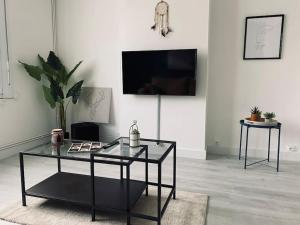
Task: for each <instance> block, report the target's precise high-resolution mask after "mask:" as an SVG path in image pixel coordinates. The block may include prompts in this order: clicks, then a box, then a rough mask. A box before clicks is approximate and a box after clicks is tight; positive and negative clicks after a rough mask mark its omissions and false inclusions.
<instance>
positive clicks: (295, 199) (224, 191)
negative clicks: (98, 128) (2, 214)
mask: <svg viewBox="0 0 300 225" xmlns="http://www.w3.org/2000/svg"><path fill="white" fill-rule="evenodd" d="M171 162H172V161H171V160H170V159H169V160H167V161H166V164H165V166H163V172H164V174H163V176H164V178H165V180H164V181H165V182H168V181H170V180H171V174H172V164H171ZM274 165H275V164H274ZM142 166H143V165H142V164H138V165H136V166H134V167H133V169H132V170H131V171H133V175H134V176H135V177H136V178H142V177H143V168H144V167H142ZM25 168H26V171H25V174H26V184H27V187H29V186H30V185H33V184H35V183H37V182H39V181H40V180H41V179H43V178H44V177H46V176H48V175H50V174H53V173H54V172H56V161H55V160H53V159H41V158H34V157H25ZM62 168H63V170H64V171H70V172H71V171H72V172H80V173H88V172H89V164H87V163H78V162H72V161H63V162H62ZM118 169H119V168H118V167H112V166H102V165H101V166H97V172H96V174H97V175H102V176H111V177H115V176H117V175H118V174H119V170H118ZM150 172H151V174H150V178H151V179H153V180H154V178H155V176H156V168H155V167H150ZM177 184H178V190H184V191H190V192H199V193H203V194H208V195H209V197H210V199H209V209H208V218H207V225H283V224H284V225H299V224H300V163H293V162H282V163H281V172H279V173H277V172H276V170H275V169H273V168H271V167H267V166H261V165H255V166H253V167H251V168H249V169H247V170H244V169H243V165H242V162H241V161H239V160H237V159H236V158H232V157H224V156H222V157H221V156H210V157H209V160H207V161H203V160H192V159H184V158H178V167H177ZM20 190H21V189H20V176H19V161H18V157H17V156H14V157H11V158H8V159H5V160H2V161H0V208H1V207H5V206H6V205H7V204H8V203H9V202H14V201H18V200H20Z"/></svg>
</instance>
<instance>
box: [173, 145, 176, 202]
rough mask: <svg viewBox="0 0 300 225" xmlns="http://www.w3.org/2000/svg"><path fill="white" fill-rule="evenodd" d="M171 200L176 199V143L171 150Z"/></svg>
mask: <svg viewBox="0 0 300 225" xmlns="http://www.w3.org/2000/svg"><path fill="white" fill-rule="evenodd" d="M173 188H174V193H173V199H176V143H175V145H174V149H173Z"/></svg>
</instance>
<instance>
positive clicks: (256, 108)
mask: <svg viewBox="0 0 300 225" xmlns="http://www.w3.org/2000/svg"><path fill="white" fill-rule="evenodd" d="M251 114H257V115H259V116H260V115H261V111H260V110H259V108H258V107H257V106H254V107H253V108H251Z"/></svg>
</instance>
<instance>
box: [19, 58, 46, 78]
mask: <svg viewBox="0 0 300 225" xmlns="http://www.w3.org/2000/svg"><path fill="white" fill-rule="evenodd" d="M19 63H21V64H22V65H23V66H24V68H25V70H26V72H27V73H28V74H29V75H30V76H31V77H33V78H34V79H36V80H38V81H40V80H41V75H42V74H43V73H44V71H43V70H42V69H41V68H40V67H38V66H32V65H29V64H26V63H23V62H21V61H19Z"/></svg>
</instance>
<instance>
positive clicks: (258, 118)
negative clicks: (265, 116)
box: [251, 114, 260, 121]
mask: <svg viewBox="0 0 300 225" xmlns="http://www.w3.org/2000/svg"><path fill="white" fill-rule="evenodd" d="M251 120H252V121H259V120H260V115H259V114H251Z"/></svg>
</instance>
